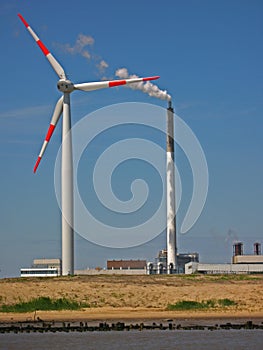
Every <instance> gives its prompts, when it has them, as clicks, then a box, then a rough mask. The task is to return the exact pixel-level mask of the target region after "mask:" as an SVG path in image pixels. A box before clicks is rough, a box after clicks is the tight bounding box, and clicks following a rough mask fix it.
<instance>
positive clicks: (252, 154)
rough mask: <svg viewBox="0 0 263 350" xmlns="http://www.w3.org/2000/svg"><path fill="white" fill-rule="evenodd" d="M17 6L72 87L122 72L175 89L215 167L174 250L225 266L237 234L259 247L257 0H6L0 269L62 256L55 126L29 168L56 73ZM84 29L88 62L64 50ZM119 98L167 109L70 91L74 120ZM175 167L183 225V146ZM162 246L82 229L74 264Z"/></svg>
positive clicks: (261, 126)
mask: <svg viewBox="0 0 263 350" xmlns="http://www.w3.org/2000/svg"><path fill="white" fill-rule="evenodd" d="M17 13H21V14H22V15H23V16H24V17H25V19H26V20H27V21H28V22H29V24H30V25H31V26H32V28H33V29H34V30H35V31H36V32H37V33H38V35H39V37H40V38H41V39H42V41H43V42H44V43H45V44H46V46H47V47H48V48H49V50H50V51H51V52H52V53H53V54H54V56H55V57H56V58H57V59H58V60H59V61H60V62H61V63H62V65H63V67H64V68H65V70H66V72H67V74H68V75H69V77H70V79H72V80H73V81H74V82H85V81H95V80H100V79H102V78H103V77H109V78H114V75H115V71H116V69H118V68H121V67H127V69H128V70H129V72H130V73H134V74H138V75H140V76H150V75H160V76H161V78H160V79H159V80H158V81H157V84H158V86H159V87H160V88H161V89H165V90H167V91H168V92H169V93H170V94H171V95H172V98H173V104H174V106H175V108H176V112H177V114H178V115H179V116H180V117H181V118H182V119H183V120H184V121H185V122H186V123H187V124H188V125H189V126H190V128H191V129H192V130H193V132H194V133H195V135H196V136H197V138H198V139H199V142H200V144H201V145H202V147H203V150H204V152H205V155H206V159H207V163H208V168H209V179H210V184H209V192H208V197H207V202H206V205H205V208H204V210H203V213H202V215H201V216H200V218H199V220H198V221H197V223H196V224H195V225H194V227H193V228H192V229H191V230H190V231H189V232H188V233H187V234H186V235H179V237H178V245H179V251H181V252H191V251H197V252H199V253H200V257H201V260H202V261H204V262H209V261H210V262H228V261H230V257H231V253H232V242H233V240H241V241H243V242H244V245H245V247H244V250H245V252H246V253H252V244H253V243H254V242H255V241H260V242H262V233H263V222H262V208H263V186H262V178H263V166H262V149H263V147H262V146H263V141H262V140H263V138H262V130H263V121H262V105H263V103H262V101H263V100H262V92H263V89H262V88H263V83H262V81H263V74H262V73H263V69H262V62H263V49H262V36H263V23H262V15H263V5H262V2H261V1H256V0H253V1H244V0H239V1H237V0H230V1H229V0H228V1H225V0H223V1H205V0H202V1H198V2H197V1H190V0H187V1H184V2H182V1H172V0H171V1H167V0H164V1H162V2H148V1H146V0H144V1H137V0H134V1H132V2H128V1H127V2H124V1H117V0H113V1H80V0H75V1H74V2H65V1H60V0H59V1H50V0H47V1H45V2H36V1H32V0H29V1H12V0H11V1H2V2H1V4H0V17H1V20H0V36H1V46H2V47H1V53H2V54H1V65H0V69H1V80H2V88H1V91H2V93H1V104H0V122H1V128H0V133H1V135H0V162H1V185H0V186H1V201H0V210H1V221H0V239H1V244H0V270H1V272H0V276H1V277H4V276H17V275H19V268H20V267H22V266H29V265H30V264H31V262H32V260H33V259H34V258H38V257H57V256H60V211H59V208H58V205H57V202H56V198H55V191H54V185H53V172H54V164H55V159H56V155H57V152H58V149H59V146H60V131H61V130H60V125H58V128H57V130H56V131H55V134H54V136H53V139H52V141H51V142H50V145H49V148H48V150H47V152H46V154H45V159H43V161H42V164H41V165H40V168H39V171H38V173H37V174H36V175H34V174H33V172H32V169H33V166H34V163H35V160H36V157H37V155H38V153H39V149H40V146H41V144H42V141H43V137H44V135H45V133H46V130H47V127H48V124H49V121H50V117H51V115H52V111H53V107H54V104H55V102H56V101H57V99H58V98H59V96H60V95H59V92H58V91H57V89H56V82H57V77H56V75H55V74H54V72H53V70H52V69H51V68H50V66H49V64H48V62H47V61H46V59H45V58H44V56H43V55H42V53H41V52H40V50H39V49H38V47H37V46H36V45H35V43H34V42H33V40H32V38H31V37H30V35H29V33H28V32H27V31H26V29H25V28H24V26H23V24H22V23H21V22H20V20H19V18H18V17H17ZM80 34H83V35H85V36H91V37H92V38H93V39H94V43H93V44H92V45H90V46H88V47H87V49H88V50H89V53H90V54H91V57H92V58H91V59H87V57H84V56H83V55H82V54H81V52H80V51H78V50H77V49H76V50H75V52H74V54H70V53H69V52H68V51H69V50H67V49H66V48H73V47H75V48H76V46H74V45H75V44H76V40H77V39H78V38H79V35H80ZM82 53H83V52H82ZM86 56H87V55H86ZM102 61H105V62H106V63H107V65H108V67H107V68H106V69H104V71H101V70H100V69H99V68H98V64H100V63H101V62H102ZM122 102H145V103H151V104H155V105H157V106H161V107H164V108H165V107H166V102H165V101H162V100H158V99H155V98H153V97H149V96H148V95H147V94H143V93H142V92H140V91H134V90H130V89H125V88H118V89H109V90H101V91H98V92H92V93H86V94H85V93H83V92H78V93H77V92H75V93H74V94H72V122H73V124H75V123H76V122H77V121H79V120H80V119H81V118H82V117H84V116H85V115H86V114H88V113H89V112H92V111H95V110H97V109H98V108H102V107H105V106H108V105H111V104H115V103H122ZM162 143H164V141H162V140H161V141H160V144H162ZM177 163H178V167H179V169H181V171H182V173H183V175H182V173H181V177H182V178H183V182H185V188H186V190H185V194H183V200H182V203H183V204H182V209H180V210H179V213H178V222H180V220H182V218H183V217H184V214H185V208H186V207H187V203H189V200H190V193H191V171H190V169H189V166H188V165H187V162H186V161H185V159H184V156H183V154H182V152H180V150H178V158H177ZM183 185H184V184H183ZM183 188H184V187H183ZM164 247H165V236H164V234H162V235H160V236H159V237H157V238H156V239H154V240H152V241H151V242H149V243H147V244H145V245H142V246H139V247H135V248H130V249H109V248H105V247H100V246H96V245H94V244H92V243H90V242H88V241H86V240H84V239H83V238H81V237H80V236H78V235H76V246H75V255H76V257H75V265H76V267H77V268H84V267H87V266H90V267H91V266H102V267H103V266H105V264H106V260H107V259H108V258H109V259H111V258H116V259H117V258H134V259H137V258H146V259H153V258H154V257H155V256H156V253H157V252H158V250H159V249H162V248H164Z"/></svg>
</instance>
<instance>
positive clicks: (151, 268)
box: [147, 249, 199, 275]
mask: <svg viewBox="0 0 263 350" xmlns="http://www.w3.org/2000/svg"><path fill="white" fill-rule="evenodd" d="M176 262H177V265H176V267H177V270H176V273H185V265H186V264H187V263H189V262H199V254H198V253H184V254H177V255H176ZM173 273H174V271H173ZM147 274H148V275H156V274H167V250H165V249H163V250H160V251H159V253H158V255H157V257H156V258H155V261H154V262H148V264H147Z"/></svg>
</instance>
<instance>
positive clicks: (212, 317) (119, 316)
mask: <svg viewBox="0 0 263 350" xmlns="http://www.w3.org/2000/svg"><path fill="white" fill-rule="evenodd" d="M217 320H218V321H219V320H221V321H232V322H233V321H234V322H236V321H240V322H244V321H250V320H254V321H261V322H263V313H262V312H248V311H236V310H224V311H212V310H211V311H166V310H149V309H144V308H137V309H132V308H118V309H116V308H94V309H85V310H82V311H67V310H65V311H36V312H29V313H0V323H2V324H7V323H8V324H10V323H17V322H24V323H25V322H37V321H38V322H42V321H43V322H52V321H53V322H85V321H86V322H133V323H134V322H154V321H155V322H156V321H157V322H168V321H173V322H177V321H180V322H182V321H184V323H185V322H186V323H187V322H188V323H189V322H190V323H192V322H200V321H207V322H208V321H209V322H215V321H217Z"/></svg>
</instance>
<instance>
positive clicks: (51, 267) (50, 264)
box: [20, 259, 61, 277]
mask: <svg viewBox="0 0 263 350" xmlns="http://www.w3.org/2000/svg"><path fill="white" fill-rule="evenodd" d="M20 275H21V277H58V276H60V275H61V260H60V259H34V260H33V264H32V266H31V267H23V268H21V269H20Z"/></svg>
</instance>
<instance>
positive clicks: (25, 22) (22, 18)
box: [18, 13, 29, 28]
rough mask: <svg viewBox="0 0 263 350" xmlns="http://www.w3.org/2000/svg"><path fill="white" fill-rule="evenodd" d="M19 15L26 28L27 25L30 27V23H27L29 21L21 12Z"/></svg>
mask: <svg viewBox="0 0 263 350" xmlns="http://www.w3.org/2000/svg"><path fill="white" fill-rule="evenodd" d="M18 17H19V18H20V19H21V21H22V22H23V23H24V25H25V26H26V28H27V27H29V24H28V23H27V21H26V20H25V19H24V17H23V16H22V15H21V14H20V13H18Z"/></svg>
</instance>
